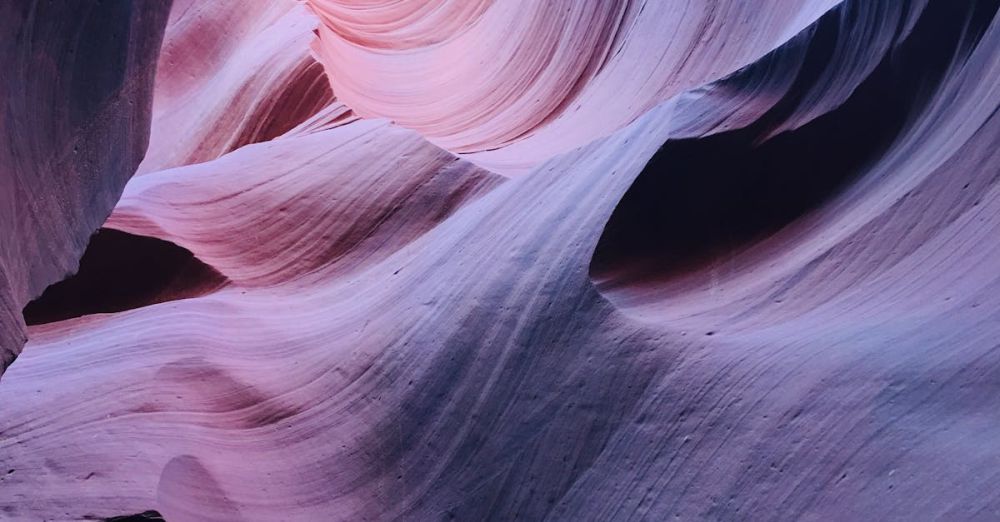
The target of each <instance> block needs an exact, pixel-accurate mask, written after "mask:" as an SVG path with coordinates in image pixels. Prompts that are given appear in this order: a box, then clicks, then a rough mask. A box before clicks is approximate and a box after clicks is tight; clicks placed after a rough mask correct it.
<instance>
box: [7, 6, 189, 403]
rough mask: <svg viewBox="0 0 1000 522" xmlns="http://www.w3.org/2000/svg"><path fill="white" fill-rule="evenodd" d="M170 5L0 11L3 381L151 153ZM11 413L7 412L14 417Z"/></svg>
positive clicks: (11, 7) (63, 7)
mask: <svg viewBox="0 0 1000 522" xmlns="http://www.w3.org/2000/svg"><path fill="white" fill-rule="evenodd" d="M169 10H170V2H169V0H168V1H162V2H161V1H153V0H148V1H147V0H140V1H137V2H127V1H107V2H96V1H80V2H74V3H72V5H66V6H57V5H54V4H53V3H51V2H40V1H31V0H10V1H7V2H3V4H2V5H0V36H2V38H3V42H4V45H3V49H2V50H0V69H2V70H3V71H4V72H3V78H2V79H0V100H2V108H0V374H2V373H3V371H4V369H5V368H6V367H7V366H8V365H9V364H10V363H11V362H12V361H13V360H14V357H16V356H17V354H18V353H19V352H20V351H21V346H22V345H23V343H24V341H25V337H24V322H23V319H22V316H21V308H23V307H24V305H26V304H27V303H28V301H29V300H31V299H32V298H34V297H37V296H38V295H39V294H40V293H41V292H42V291H43V290H45V287H46V286H48V285H49V284H51V283H54V282H56V281H58V280H59V279H61V278H63V277H65V276H67V275H68V274H71V273H72V272H73V271H74V270H75V269H76V264H77V260H78V259H79V257H80V255H81V254H82V253H83V250H84V247H85V246H86V243H87V238H88V237H89V236H90V234H92V233H93V232H94V231H95V230H96V229H97V228H98V227H100V225H101V223H102V222H103V221H104V220H105V219H106V218H107V216H108V214H109V213H110V212H111V209H112V207H113V206H114V205H115V202H116V201H117V199H118V197H119V195H120V194H121V191H122V188H123V187H124V186H125V182H126V181H128V179H129V177H131V175H132V173H133V172H134V171H135V167H136V165H137V164H138V163H139V160H141V159H142V155H143V153H144V152H145V149H146V143H147V140H148V133H149V110H150V108H149V105H150V102H151V99H152V85H153V76H154V73H155V61H156V56H157V54H156V53H157V52H158V50H159V46H160V40H161V38H162V34H163V26H164V24H165V22H166V18H167V14H168V12H169ZM4 406H6V404H5V405H4Z"/></svg>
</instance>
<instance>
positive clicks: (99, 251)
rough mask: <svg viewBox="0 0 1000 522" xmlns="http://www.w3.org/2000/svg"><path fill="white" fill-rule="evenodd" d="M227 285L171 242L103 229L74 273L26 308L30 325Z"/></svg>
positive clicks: (117, 308)
mask: <svg viewBox="0 0 1000 522" xmlns="http://www.w3.org/2000/svg"><path fill="white" fill-rule="evenodd" d="M227 282H228V280H227V279H226V277H225V276H223V275H222V274H220V273H219V272H217V271H216V270H215V269H214V268H212V267H210V266H208V265H207V264H205V263H203V262H202V261H201V260H199V259H198V258H196V257H195V256H194V254H192V253H191V252H190V251H189V250H187V249H185V248H182V247H180V246H177V245H175V244H173V243H171V242H169V241H163V240H160V239H156V238H152V237H146V236H137V235H133V234H128V233H125V232H121V231H118V230H113V229H107V228H102V229H100V230H98V231H97V233H96V234H94V235H93V236H92V237H91V238H90V243H89V244H88V245H87V250H86V251H85V252H84V254H83V257H82V258H81V259H80V268H79V270H78V271H77V273H76V274H74V275H73V276H71V277H69V278H67V279H64V280H63V281H60V282H58V283H55V284H53V285H51V286H49V287H48V288H47V289H45V292H44V293H42V295H41V296H40V297H38V298H37V299H35V300H34V301H32V302H30V303H28V305H27V306H26V307H25V308H24V320H25V322H26V323H27V324H28V325H37V324H44V323H51V322H55V321H61V320H64V319H70V318H73V317H80V316H84V315H89V314H96V313H108V312H121V311H124V310H130V309H133V308H139V307H141V306H146V305H150V304H154V303H159V302H163V301H171V300H175V299H183V298H186V297H195V296H198V295H204V294H205V293H208V292H210V291H212V290H215V289H218V288H220V287H222V286H224V285H225V284H226V283H227Z"/></svg>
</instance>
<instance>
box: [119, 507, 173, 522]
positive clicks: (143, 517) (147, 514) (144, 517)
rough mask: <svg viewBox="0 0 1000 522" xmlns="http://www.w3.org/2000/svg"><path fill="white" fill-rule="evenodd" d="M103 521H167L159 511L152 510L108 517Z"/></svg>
mask: <svg viewBox="0 0 1000 522" xmlns="http://www.w3.org/2000/svg"><path fill="white" fill-rule="evenodd" d="M103 520H104V522H156V521H159V522H164V521H165V520H166V519H164V518H163V515H161V514H160V512H159V511H156V510H152V509H151V510H149V511H143V512H142V513H136V514H134V515H122V516H117V517H108V518H105V519H103Z"/></svg>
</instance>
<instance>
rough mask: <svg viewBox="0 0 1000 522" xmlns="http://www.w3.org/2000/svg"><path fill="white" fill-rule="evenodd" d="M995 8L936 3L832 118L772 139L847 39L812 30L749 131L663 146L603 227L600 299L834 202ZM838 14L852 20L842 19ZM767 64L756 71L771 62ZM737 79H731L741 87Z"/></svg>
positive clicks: (683, 271)
mask: <svg viewBox="0 0 1000 522" xmlns="http://www.w3.org/2000/svg"><path fill="white" fill-rule="evenodd" d="M996 4H997V2H996V0H988V1H982V2H978V3H977V5H979V6H980V7H983V8H982V9H976V10H973V14H972V15H969V9H968V8H967V7H963V6H959V5H957V4H956V3H951V2H946V1H943V0H939V1H936V2H931V3H930V4H929V6H928V7H927V8H926V10H925V11H924V12H923V13H922V15H921V17H920V19H919V20H918V22H917V24H916V25H915V27H914V30H913V31H912V32H911V33H910V35H909V37H908V38H907V39H906V40H905V42H902V43H901V44H899V45H898V46H897V47H896V49H895V50H894V51H891V52H890V53H889V54H888V55H887V56H886V57H885V58H883V60H882V62H880V63H879V64H878V66H877V67H876V68H875V69H874V70H873V71H872V73H871V74H870V75H869V76H868V77H867V78H866V79H865V80H864V81H863V82H862V83H861V84H860V85H859V86H858V87H857V89H856V90H855V91H854V92H853V93H852V94H851V96H850V97H849V99H848V100H847V101H846V102H845V103H844V104H843V105H841V106H840V107H838V108H836V109H835V110H833V111H831V112H829V113H827V114H825V115H823V116H821V117H819V118H817V119H815V120H813V121H811V122H809V123H807V124H806V125H804V126H802V127H800V128H798V129H796V130H793V131H788V132H784V133H781V134H778V135H777V136H773V137H769V138H765V137H766V136H769V133H770V130H771V129H774V128H776V127H778V126H779V125H780V124H781V123H782V122H784V121H785V120H787V118H788V117H789V116H790V115H792V114H793V113H794V111H795V109H796V107H797V106H798V105H799V103H801V102H802V101H803V99H804V97H805V95H806V94H807V93H808V92H809V90H810V89H811V88H813V87H814V86H815V85H816V84H817V83H819V82H825V81H829V80H828V79H827V78H825V77H824V76H823V73H824V70H823V69H824V67H825V64H827V63H829V60H830V57H831V55H832V54H833V52H834V50H835V49H836V48H837V46H838V45H840V44H838V40H840V39H844V38H850V37H851V35H850V34H844V33H842V30H843V29H842V27H843V25H842V24H841V21H840V19H839V17H838V15H835V14H828V15H827V16H825V17H823V18H822V19H821V20H820V21H819V22H818V25H817V27H816V31H815V33H814V34H813V35H812V39H811V41H810V43H809V48H808V51H807V56H806V57H805V59H804V62H803V63H804V64H805V65H804V67H803V68H802V69H801V70H800V71H799V73H798V75H797V77H796V79H795V81H794V83H793V85H792V87H791V88H790V90H789V92H788V93H787V94H786V96H785V97H784V98H783V99H782V101H781V102H779V103H778V104H777V105H776V106H775V107H774V108H773V109H772V110H770V111H769V112H768V113H767V114H765V115H763V117H761V118H760V120H759V121H757V122H755V123H754V124H752V125H750V126H748V127H746V128H743V129H740V130H736V131H731V132H725V133H721V134H718V135H713V136H708V137H701V138H691V139H681V140H673V141H668V142H667V143H665V144H664V145H663V147H662V148H661V149H660V150H659V151H658V152H657V154H656V155H655V156H654V157H653V158H652V159H651V160H650V161H649V162H648V164H647V165H646V167H645V168H644V169H643V171H642V172H641V173H640V175H639V176H638V177H637V178H636V180H635V182H634V183H633V185H632V186H631V187H630V188H629V190H628V191H627V192H626V193H625V195H624V196H623V198H622V200H621V201H619V203H618V206H617V207H616V209H615V211H614V213H613V214H612V216H611V218H610V219H609V221H608V223H607V224H606V225H605V229H604V232H603V233H602V236H601V238H600V240H599V242H598V245H597V247H596V249H595V252H594V257H593V259H592V261H591V267H590V271H591V277H592V279H593V280H595V282H597V283H598V286H599V288H601V289H602V290H604V291H614V289H616V288H620V287H626V286H645V285H650V284H652V285H663V284H669V283H670V282H671V281H674V280H678V279H680V278H682V277H683V276H685V275H690V274H692V273H696V272H700V271H701V270H703V269H704V268H706V267H710V266H712V265H714V264H715V263H716V262H718V261H720V260H723V259H726V258H731V257H734V256H739V255H740V252H742V251H744V250H745V249H746V248H748V247H749V246H751V245H753V244H755V243H756V242H758V241H760V240H762V239H764V238H766V237H768V236H770V235H772V234H774V233H776V232H777V231H779V230H780V229H782V228H783V227H785V226H787V225H789V224H790V223H792V222H794V221H795V220H797V219H799V218H800V217H802V216H803V215H805V214H807V213H809V212H810V211H813V210H815V209H817V208H819V207H821V206H823V205H824V204H825V203H826V202H828V201H830V200H831V199H832V198H833V197H835V196H836V195H837V194H838V193H840V192H841V191H842V190H844V188H845V187H847V186H848V185H849V184H850V183H852V182H854V181H856V180H857V179H858V178H859V176H862V175H863V174H864V173H865V172H866V171H867V168H868V167H869V166H870V165H871V164H872V163H873V162H875V161H877V160H878V158H880V157H881V156H882V155H883V154H884V153H885V151H886V150H887V149H888V148H889V147H890V146H892V144H893V142H894V141H896V140H897V138H898V137H899V135H900V133H901V132H902V131H903V129H904V128H905V125H906V124H907V122H908V121H910V120H911V119H912V118H914V117H915V115H917V114H919V113H920V111H921V110H923V107H924V106H925V104H926V103H927V102H928V101H929V99H930V97H931V94H932V93H933V92H934V90H935V87H936V86H937V85H939V84H940V82H941V81H942V78H943V77H944V75H945V74H946V72H947V70H948V68H949V67H950V66H951V64H952V63H953V60H955V59H956V55H960V54H961V52H962V50H963V49H964V50H966V51H967V50H968V48H969V47H968V43H969V42H970V41H975V40H976V39H978V37H979V36H981V34H982V32H983V31H984V30H985V28H986V27H987V26H988V25H989V22H990V20H991V19H992V15H993V14H994V13H995V11H996ZM843 16H849V13H848V14H844V15H843ZM767 59H768V58H764V59H763V60H762V62H761V63H764V62H766V60H767ZM739 80H740V79H739V77H738V75H737V77H734V78H732V79H730V80H729V81H730V82H733V81H735V82H738V81H739Z"/></svg>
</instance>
